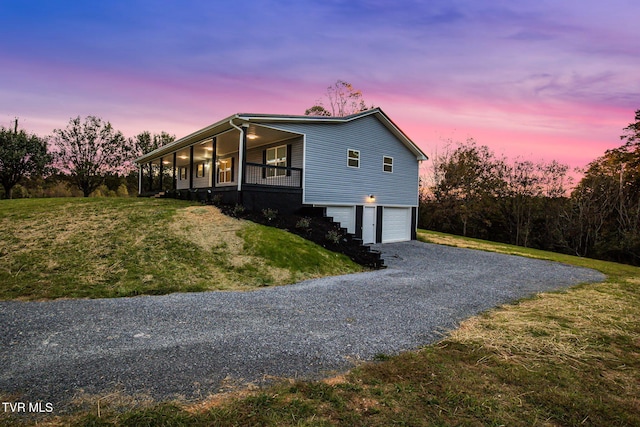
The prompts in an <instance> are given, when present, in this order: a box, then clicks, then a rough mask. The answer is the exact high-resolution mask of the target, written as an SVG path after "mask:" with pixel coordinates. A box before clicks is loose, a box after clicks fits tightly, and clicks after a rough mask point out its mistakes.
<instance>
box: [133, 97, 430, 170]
mask: <svg viewBox="0 0 640 427" xmlns="http://www.w3.org/2000/svg"><path fill="white" fill-rule="evenodd" d="M370 115H375V116H376V117H377V118H378V120H380V122H381V123H382V124H383V125H384V126H385V127H386V128H387V129H389V131H390V132H391V133H393V134H394V135H395V136H396V137H397V138H398V139H399V140H400V141H401V142H402V143H403V144H404V145H405V146H406V147H407V148H408V149H409V150H410V151H411V152H412V153H413V154H414V155H415V156H416V158H417V160H427V155H426V154H425V153H424V152H423V151H422V150H421V149H420V148H419V147H418V146H417V145H416V144H415V143H414V142H413V141H412V140H411V139H410V138H409V137H408V136H407V135H406V134H405V133H404V132H403V131H402V130H400V128H399V127H398V126H397V125H396V124H395V123H394V122H393V121H392V120H391V119H390V118H389V117H388V116H387V115H386V114H385V113H384V112H383V111H382V110H381V109H380V108H373V109H371V110H367V111H363V112H361V113H357V114H352V115H350V116H345V117H324V116H300V115H280V114H251V113H238V114H234V115H232V116H229V117H227V118H224V119H222V120H220V121H219V122H216V123H214V124H212V125H210V126H207V127H205V128H203V129H200V130H198V131H196V132H194V133H192V134H189V135H187V136H185V137H183V138H180V139H178V140H176V141H174V142H172V143H170V144H167V145H164V146H162V147H159V148H157V149H156V150H153V151H151V152H149V153H147V154H145V155H143V156H141V157H139V158H137V159H136V160H135V162H136V163H138V164H140V163H147V162H150V161H152V160H155V159H157V158H159V157H161V156H164V155H165V154H169V153H172V152H174V151H176V150H179V149H181V148H184V147H188V146H189V145H191V144H195V143H197V142H199V141H202V140H203V139H206V138H210V137H213V136H215V135H219V134H221V133H223V132H226V131H229V130H232V129H234V127H233V126H232V125H231V123H232V122H233V121H234V120H235V121H239V122H240V123H238V122H233V124H235V125H236V126H242V125H247V124H250V123H254V124H263V123H264V124H268V123H346V122H350V121H353V120H357V119H359V118H362V117H366V116H370Z"/></svg>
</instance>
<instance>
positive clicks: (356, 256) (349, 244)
mask: <svg viewBox="0 0 640 427" xmlns="http://www.w3.org/2000/svg"><path fill="white" fill-rule="evenodd" d="M301 212H302V213H304V214H306V216H316V217H319V218H322V220H323V221H326V222H327V223H328V224H330V226H331V227H333V228H334V229H336V230H337V231H338V232H339V234H340V236H341V243H342V246H343V248H344V249H345V250H346V251H344V252H343V251H341V253H344V254H345V255H347V256H348V257H349V258H351V260H353V261H355V262H357V263H358V264H360V265H364V266H366V267H370V268H374V269H376V270H379V269H382V268H387V266H386V265H384V259H382V254H381V252H380V251H377V250H375V249H372V248H371V246H369V245H365V244H364V243H362V239H360V238H358V237H356V235H355V234H353V233H349V232H348V231H347V229H346V228H345V227H342V226H341V225H340V223H339V222H336V221H334V220H333V218H332V217H330V216H326V215H325V209H324V208H314V207H305V208H303V209H302V211H301ZM316 243H318V242H316ZM320 244H321V243H320Z"/></svg>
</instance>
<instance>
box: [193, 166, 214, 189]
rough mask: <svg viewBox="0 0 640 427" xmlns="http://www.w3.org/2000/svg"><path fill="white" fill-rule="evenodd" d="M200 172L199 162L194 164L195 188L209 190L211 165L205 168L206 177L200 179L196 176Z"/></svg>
mask: <svg viewBox="0 0 640 427" xmlns="http://www.w3.org/2000/svg"><path fill="white" fill-rule="evenodd" d="M197 171H198V162H196V163H194V164H193V188H207V187H209V174H210V173H211V163H209V165H208V166H205V169H204V176H202V177H200V178H198V177H197V176H196V174H197Z"/></svg>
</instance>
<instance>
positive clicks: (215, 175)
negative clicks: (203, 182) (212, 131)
mask: <svg viewBox="0 0 640 427" xmlns="http://www.w3.org/2000/svg"><path fill="white" fill-rule="evenodd" d="M216 145H218V144H217V138H216V137H215V136H214V137H213V138H212V139H211V187H213V188H216V181H217V178H218V168H217V167H216V160H217V158H218V156H217V155H216Z"/></svg>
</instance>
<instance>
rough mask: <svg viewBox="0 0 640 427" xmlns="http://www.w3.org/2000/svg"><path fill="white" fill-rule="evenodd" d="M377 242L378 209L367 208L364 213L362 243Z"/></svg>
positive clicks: (373, 207)
mask: <svg viewBox="0 0 640 427" xmlns="http://www.w3.org/2000/svg"><path fill="white" fill-rule="evenodd" d="M375 242H376V208H375V206H365V207H364V210H363V211H362V243H364V244H370V243H375Z"/></svg>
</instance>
